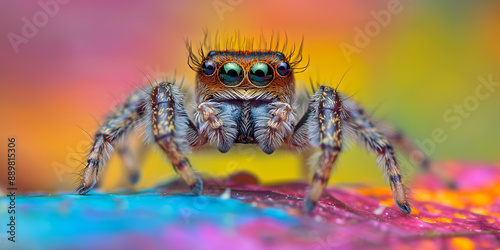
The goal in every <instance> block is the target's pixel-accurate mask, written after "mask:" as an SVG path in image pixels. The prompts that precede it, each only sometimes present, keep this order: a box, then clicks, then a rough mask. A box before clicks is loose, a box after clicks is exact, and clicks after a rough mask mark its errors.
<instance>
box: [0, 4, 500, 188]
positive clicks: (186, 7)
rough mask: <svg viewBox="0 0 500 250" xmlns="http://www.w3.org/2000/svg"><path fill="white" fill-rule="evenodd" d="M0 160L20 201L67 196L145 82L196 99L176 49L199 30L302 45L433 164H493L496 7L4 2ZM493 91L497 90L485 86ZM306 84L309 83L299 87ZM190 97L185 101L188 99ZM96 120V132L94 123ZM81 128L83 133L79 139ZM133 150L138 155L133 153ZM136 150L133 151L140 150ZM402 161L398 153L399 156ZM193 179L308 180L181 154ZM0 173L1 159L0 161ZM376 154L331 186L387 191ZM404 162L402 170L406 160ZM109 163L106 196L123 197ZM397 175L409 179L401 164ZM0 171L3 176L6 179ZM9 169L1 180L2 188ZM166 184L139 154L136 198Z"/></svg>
mask: <svg viewBox="0 0 500 250" xmlns="http://www.w3.org/2000/svg"><path fill="white" fill-rule="evenodd" d="M0 5H1V8H0V9H1V12H2V14H1V15H0V34H1V35H2V38H1V39H0V51H1V57H0V58H1V61H0V63H1V66H0V83H1V89H0V114H1V117H2V118H1V121H2V122H0V133H1V136H0V138H1V140H2V141H3V142H2V143H0V150H1V152H5V151H6V150H7V138H8V137H15V138H16V140H17V152H18V154H17V184H18V187H19V188H21V190H23V191H30V192H31V191H48V192H54V191H69V190H73V189H74V188H75V187H76V181H77V179H78V173H79V171H80V169H81V168H82V167H83V166H81V164H80V162H79V160H83V158H82V157H83V153H82V152H85V151H86V150H87V149H88V145H89V144H90V143H91V141H90V138H89V136H88V135H87V132H88V133H90V134H94V132H95V131H96V129H97V128H98V122H99V121H102V120H103V118H104V117H105V115H106V114H107V113H108V112H109V111H110V110H112V108H113V107H115V106H116V105H117V104H119V103H120V102H121V101H123V100H124V98H126V96H127V95H128V94H129V93H130V92H132V91H133V90H134V89H136V88H137V86H142V85H144V84H147V81H146V79H145V76H144V75H145V74H146V75H148V76H153V77H154V76H164V75H166V76H170V77H173V74H174V72H175V73H176V76H177V77H179V78H180V77H184V85H185V86H186V87H187V89H188V91H189V92H191V91H192V90H193V89H192V88H190V87H192V86H193V85H192V82H193V81H194V73H193V72H192V71H191V69H190V68H189V67H188V65H187V51H186V49H185V44H184V42H185V39H189V40H191V41H193V44H194V47H195V48H196V47H197V45H198V44H199V41H201V39H202V38H203V29H204V28H206V29H207V30H208V31H209V32H211V33H212V34H213V33H215V32H216V31H219V32H221V33H233V32H234V31H235V30H237V31H239V32H240V34H241V36H244V37H249V38H253V37H257V38H258V37H260V36H261V35H262V34H263V35H264V36H265V37H267V38H269V37H270V36H271V34H273V32H274V33H275V34H276V33H281V34H282V35H283V34H285V33H286V34H287V35H288V39H289V43H300V41H301V39H302V37H304V55H305V56H309V57H310V65H309V68H308V69H307V71H305V72H304V73H301V74H298V75H296V78H297V80H298V82H299V88H300V89H302V88H303V87H305V86H306V85H308V84H309V79H310V78H312V79H313V80H314V81H319V82H325V83H330V84H333V85H335V84H336V83H337V82H338V81H339V80H340V79H341V77H342V75H343V74H344V73H345V72H346V71H347V70H348V69H349V68H350V70H349V72H348V73H347V75H346V76H345V78H344V79H343V81H342V84H341V85H340V88H339V89H340V90H341V91H342V92H344V93H345V94H346V95H354V98H356V99H357V100H359V101H360V102H361V103H362V104H364V105H365V106H366V107H367V109H368V110H371V111H372V112H374V116H375V117H376V118H378V119H383V120H385V121H388V122H389V123H391V124H394V125H396V126H397V127H399V128H401V129H402V130H403V131H405V133H406V134H407V135H408V136H410V137H411V138H413V139H414V140H415V141H416V142H417V143H418V144H419V145H420V146H421V147H422V148H423V149H424V150H425V151H427V152H428V153H429V154H430V155H431V157H432V158H433V159H436V160H440V161H443V160H446V159H460V160H467V161H481V162H492V163H498V162H499V157H498V155H499V153H500V152H499V141H500V132H499V131H498V128H499V127H500V126H499V125H500V117H499V116H498V110H497V109H498V107H500V98H499V97H500V68H499V65H500V46H499V44H500V16H499V15H498V13H499V11H500V2H498V1H444V0H442V1H408V0H407V1H404V0H402V1H361V0H356V1H340V0H336V1H315V2H314V4H312V3H311V2H305V1H273V2H270V1H245V0H240V1H237V0H232V1H230V0H215V1H194V0H183V1H180V0H179V1H160V0H146V1H140V2H139V1H123V0H121V1H117V0H116V1H62V0H61V1H60V2H59V1H56V0H42V1H32V2H17V1H2V2H1V3H0ZM495 82H497V83H495ZM305 83H307V84H305ZM188 100H189V99H188ZM96 120H97V121H96ZM85 131H87V132H85ZM138 145H139V144H138ZM139 146H140V145H139ZM401 157H402V158H404V156H401ZM189 158H190V160H191V163H192V164H193V166H194V167H195V168H196V169H197V171H198V172H200V173H201V174H202V175H203V174H204V175H207V176H217V177H221V178H224V177H225V176H227V175H230V174H231V173H233V172H235V171H246V172H249V173H251V174H253V175H255V176H257V178H258V179H259V180H260V182H261V183H263V184H272V183H280V182H287V181H295V180H301V181H308V180H309V177H308V176H307V174H305V172H306V171H305V170H304V169H305V168H304V166H303V165H304V160H303V158H301V157H300V156H297V155H296V154H293V153H289V152H287V151H285V150H281V151H278V152H276V153H275V154H273V155H266V154H264V153H263V152H261V151H260V149H259V148H255V147H253V146H247V147H243V146H238V147H235V148H233V149H232V150H231V151H230V152H229V153H227V154H225V155H222V154H220V153H219V152H218V151H217V150H204V151H201V152H195V153H192V154H190V155H189ZM0 159H1V162H4V163H5V162H6V154H5V153H0ZM375 159H376V156H375V155H370V154H366V152H365V149H364V147H352V148H350V149H347V150H345V151H344V153H343V154H342V156H341V158H340V163H339V164H338V166H337V167H336V170H335V173H334V174H333V177H332V178H331V179H330V183H331V184H337V185H338V184H347V183H363V184H368V185H384V183H385V182H384V178H383V175H382V174H381V172H380V171H379V169H377V167H376V163H375ZM403 161H404V160H403ZM121 165H122V164H121V161H120V159H118V158H117V157H116V156H115V157H113V158H112V159H111V161H110V164H109V165H108V167H107V168H106V171H105V173H104V175H103V176H101V180H102V181H103V183H102V188H103V189H105V190H113V189H116V188H119V187H124V186H126V183H127V181H126V178H125V175H124V172H123V168H122V167H121ZM404 168H405V170H406V173H407V174H408V175H412V174H413V173H415V172H418V169H414V168H412V167H411V166H409V165H408V164H406V166H404ZM2 169H4V168H2ZM6 175H7V171H6V170H1V171H0V185H2V186H4V185H6V180H7V176H6ZM174 177H176V174H175V172H174V170H173V169H172V167H171V166H170V164H169V163H168V161H167V160H166V158H165V157H164V156H162V154H161V152H159V151H158V150H157V149H153V150H148V151H147V153H146V157H145V161H144V164H143V172H142V175H141V178H140V180H139V183H138V184H137V186H136V188H147V187H152V186H154V185H156V184H158V183H161V182H164V181H166V180H169V179H172V178H174Z"/></svg>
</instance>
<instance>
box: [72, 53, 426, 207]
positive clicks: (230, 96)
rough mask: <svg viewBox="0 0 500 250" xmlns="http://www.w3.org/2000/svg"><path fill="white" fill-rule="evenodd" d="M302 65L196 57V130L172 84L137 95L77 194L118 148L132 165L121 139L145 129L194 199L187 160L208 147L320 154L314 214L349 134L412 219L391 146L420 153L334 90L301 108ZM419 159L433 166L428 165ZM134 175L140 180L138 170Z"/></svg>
mask: <svg viewBox="0 0 500 250" xmlns="http://www.w3.org/2000/svg"><path fill="white" fill-rule="evenodd" d="M296 65H297V61H294V60H291V59H290V55H288V56H287V55H285V54H284V52H277V51H273V50H266V51H251V50H248V51H235V50H215V51H211V52H210V53H208V54H206V55H205V54H203V53H200V57H195V56H193V54H192V53H190V66H191V67H192V68H193V69H194V70H195V71H196V91H195V92H196V93H195V94H196V98H195V101H196V104H195V110H194V122H193V121H191V119H190V117H189V115H188V113H187V111H186V109H185V108H184V96H183V94H182V93H181V91H180V90H179V88H178V87H177V86H175V85H174V84H173V83H169V82H161V83H159V84H157V85H155V86H151V87H147V88H145V89H141V90H138V91H136V92H134V93H133V94H132V95H131V96H130V97H129V98H128V99H127V100H126V102H125V103H124V104H123V105H121V106H120V107H119V108H118V109H117V110H116V111H115V112H112V113H111V114H110V115H109V116H108V118H107V120H106V122H105V123H104V124H103V125H102V126H101V128H100V129H99V130H98V131H97V133H96V135H95V138H94V142H93V145H92V148H91V150H90V153H89V155H88V158H87V164H86V166H85V168H84V170H83V175H82V179H81V184H80V186H79V187H78V189H77V192H78V193H80V194H85V193H87V192H88V191H89V190H90V189H92V188H93V186H94V185H95V183H96V180H97V175H98V171H99V168H100V167H101V166H103V165H105V163H106V161H107V160H108V159H109V153H110V152H111V150H112V149H113V145H116V146H117V147H118V149H119V150H118V152H119V154H120V155H121V156H122V157H124V158H125V159H126V161H125V162H134V161H133V157H132V156H131V154H130V151H129V150H128V147H127V140H118V139H120V138H123V137H124V135H125V134H126V132H128V131H129V130H130V128H132V127H137V126H142V127H144V128H145V130H146V133H147V134H148V135H150V136H149V138H150V140H151V141H154V142H156V144H157V145H159V146H160V147H161V148H162V149H163V151H164V152H165V153H166V155H167V156H168V158H169V160H170V161H171V162H172V165H173V167H174V168H175V169H176V170H177V172H178V173H179V174H180V176H181V177H182V178H183V179H184V181H185V182H186V183H187V184H188V185H189V186H190V187H191V190H192V191H193V193H195V194H201V193H202V188H203V185H202V181H201V179H200V178H199V177H198V176H197V175H196V174H195V173H194V171H193V169H192V168H191V165H190V163H189V160H188V159H187V158H186V156H185V152H186V151H187V150H190V149H196V148H197V147H199V146H201V145H203V144H205V143H207V142H208V143H209V144H210V145H212V146H213V147H216V148H218V149H219V151H221V152H223V153H224V152H227V151H229V150H230V149H231V147H232V146H233V144H235V143H243V144H257V145H258V146H259V147H260V148H261V149H262V150H263V151H264V152H265V153H267V154H271V153H273V152H274V150H276V149H277V148H279V147H281V146H282V145H283V144H287V145H288V146H289V147H290V148H291V149H294V150H297V151H299V152H300V151H301V150H303V149H306V148H316V149H317V150H318V151H319V154H318V155H319V158H318V159H317V161H316V162H315V172H314V176H313V181H312V186H311V190H310V193H309V195H308V196H307V197H306V198H305V204H306V209H307V210H308V211H312V209H313V208H314V207H315V205H316V203H317V201H318V200H319V198H320V196H321V194H322V191H323V189H324V187H325V186H326V184H327V182H328V179H329V176H330V172H331V169H332V166H333V164H334V162H335V160H336V159H337V156H338V155H339V153H340V152H341V150H342V138H343V135H344V134H345V133H349V134H351V136H352V137H354V138H356V139H357V140H358V141H360V142H362V143H364V144H366V145H367V147H368V149H370V150H371V151H373V152H375V153H377V154H378V155H379V158H378V162H379V164H380V165H382V167H383V168H384V170H385V171H386V172H387V175H388V179H389V182H390V185H391V188H392V189H393V191H394V199H395V202H396V204H397V206H398V207H399V209H400V210H401V211H403V212H405V213H410V212H411V208H410V204H409V202H408V198H407V192H408V190H407V188H406V187H405V185H404V184H403V181H402V177H401V174H400V170H399V167H398V163H397V161H396V158H395V156H394V152H393V147H392V146H391V143H390V141H391V142H392V143H395V144H398V145H400V146H402V148H403V150H405V151H407V152H415V151H416V148H415V147H414V146H413V144H412V143H411V142H410V141H409V140H408V139H406V138H405V137H403V136H402V135H401V134H399V133H398V132H396V131H395V130H393V129H385V133H382V132H380V130H379V129H377V128H376V124H375V122H373V121H372V120H371V119H370V117H369V116H368V115H366V114H365V111H364V110H363V108H362V107H361V106H360V105H359V104H358V103H356V102H354V101H353V100H352V99H346V98H343V97H342V95H341V94H340V93H339V92H338V91H337V90H336V88H332V87H329V86H319V87H318V89H317V90H314V89H313V92H314V93H313V94H312V95H311V96H310V100H309V102H308V103H303V104H301V103H295V100H296V99H295V79H294V70H295V71H296V70H297V69H298V67H296ZM300 105H306V107H307V110H306V112H305V114H304V115H303V116H302V118H301V119H300V120H299V121H298V122H295V121H296V117H295V116H296V114H295V112H294V110H295V108H296V107H298V106H300ZM117 141H119V143H117ZM420 156H422V157H420V158H419V159H420V160H421V163H422V164H423V165H427V163H428V161H427V159H426V158H425V157H424V156H423V155H422V154H420ZM129 165H130V164H129ZM132 165H134V164H132ZM136 165H137V164H136ZM129 169H130V168H129ZM131 173H132V174H131V176H132V177H133V178H132V179H134V180H137V168H135V169H134V168H132V171H131Z"/></svg>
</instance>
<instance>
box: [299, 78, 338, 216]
mask: <svg viewBox="0 0 500 250" xmlns="http://www.w3.org/2000/svg"><path fill="white" fill-rule="evenodd" d="M319 91H321V93H320V95H315V96H316V97H317V98H319V100H316V101H318V107H317V114H318V120H317V123H318V126H319V140H320V141H319V146H320V149H321V155H320V158H319V161H318V166H317V168H316V171H315V172H314V176H313V181H312V189H311V192H310V193H309V195H308V196H307V199H306V210H308V212H311V211H312V209H313V208H314V207H315V205H316V203H317V202H318V200H319V198H320V197H321V194H322V193H323V189H324V188H325V187H326V185H327V184H328V179H329V178H330V172H331V170H332V166H333V164H334V163H335V160H336V159H337V156H338V155H339V153H340V151H341V149H342V127H341V113H342V101H341V100H340V98H339V96H338V94H337V92H336V91H335V90H334V89H332V88H330V87H321V89H320V90H319Z"/></svg>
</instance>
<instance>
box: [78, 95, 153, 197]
mask: <svg viewBox="0 0 500 250" xmlns="http://www.w3.org/2000/svg"><path fill="white" fill-rule="evenodd" d="M146 100H147V99H145V98H144V93H143V92H142V90H140V91H136V92H134V93H133V94H132V95H130V96H129V98H128V99H127V100H126V101H125V103H124V104H123V105H121V106H120V107H118V108H117V109H116V110H115V111H114V112H113V113H111V114H110V115H109V116H108V117H107V119H106V121H105V122H104V124H103V125H102V126H101V127H100V128H99V130H98V131H97V133H96V134H95V137H94V142H93V144H92V147H91V149H90V153H89V155H88V159H87V164H86V166H85V168H84V169H83V174H82V178H81V180H80V186H78V188H77V189H76V192H77V193H79V194H86V193H88V192H89V191H90V190H91V189H92V188H93V187H94V186H95V184H96V182H97V177H98V174H99V168H100V167H102V166H104V165H106V162H107V161H108V160H109V157H110V155H111V153H112V151H113V144H114V143H115V142H116V141H117V140H118V139H120V138H121V137H123V135H124V134H125V133H126V132H127V131H128V130H129V129H130V128H132V127H134V125H135V124H136V123H137V122H138V121H139V120H140V119H141V118H142V116H143V115H144V103H145V101H146Z"/></svg>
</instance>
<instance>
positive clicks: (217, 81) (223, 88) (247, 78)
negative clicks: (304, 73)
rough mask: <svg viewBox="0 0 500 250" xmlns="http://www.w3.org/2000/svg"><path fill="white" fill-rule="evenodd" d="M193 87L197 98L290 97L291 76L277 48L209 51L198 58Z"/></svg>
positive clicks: (291, 91) (291, 89)
mask: <svg viewBox="0 0 500 250" xmlns="http://www.w3.org/2000/svg"><path fill="white" fill-rule="evenodd" d="M196 89H197V94H198V97H201V99H202V100H201V101H205V100H207V99H214V100H263V101H270V100H272V99H275V98H279V99H281V100H290V99H292V97H293V94H294V89H295V79H294V76H293V69H292V67H291V66H290V63H289V62H288V61H287V58H286V57H285V56H284V55H283V54H282V53H280V52H246V51H245V52H239V51H238V52H235V51H212V52H210V53H208V55H207V56H206V57H205V58H204V59H203V61H202V62H201V65H200V67H199V70H198V72H197V77H196Z"/></svg>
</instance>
